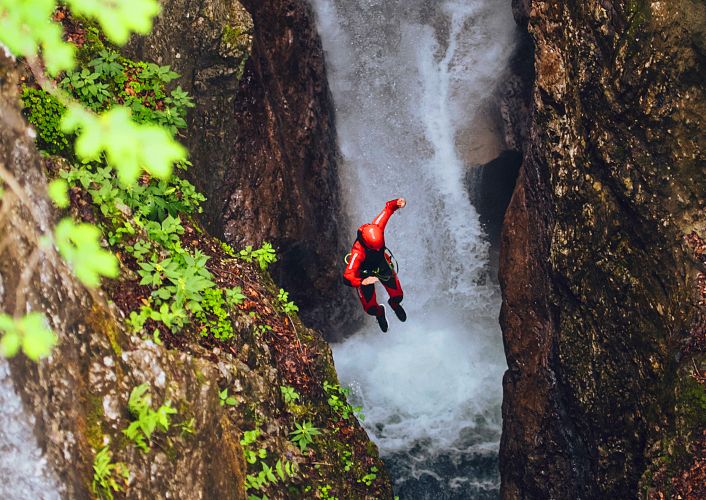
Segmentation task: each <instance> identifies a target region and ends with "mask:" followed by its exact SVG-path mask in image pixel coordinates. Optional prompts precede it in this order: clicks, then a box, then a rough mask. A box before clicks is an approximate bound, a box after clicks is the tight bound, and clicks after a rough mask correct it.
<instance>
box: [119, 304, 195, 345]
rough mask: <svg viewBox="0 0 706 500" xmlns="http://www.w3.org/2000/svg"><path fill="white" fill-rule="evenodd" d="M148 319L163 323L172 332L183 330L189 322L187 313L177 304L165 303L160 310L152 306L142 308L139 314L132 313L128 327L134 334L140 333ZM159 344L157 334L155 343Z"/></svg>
mask: <svg viewBox="0 0 706 500" xmlns="http://www.w3.org/2000/svg"><path fill="white" fill-rule="evenodd" d="M148 319H151V320H153V321H158V322H161V323H163V324H164V325H165V326H166V327H167V328H169V330H171V331H172V332H176V331H179V330H181V329H182V328H183V327H184V325H186V324H187V323H188V322H189V318H188V316H187V314H186V311H185V310H184V309H182V308H180V307H179V306H177V304H176V303H172V304H167V303H163V304H162V305H161V306H159V309H158V310H154V309H152V307H150V306H142V307H141V308H140V310H139V312H136V311H132V312H131V313H130V317H129V318H128V325H129V326H130V327H131V328H132V330H133V331H134V332H139V331H140V330H142V327H143V326H144V325H145V322H146V321H147V320H148ZM159 342H160V340H159V334H158V333H157V334H155V343H159Z"/></svg>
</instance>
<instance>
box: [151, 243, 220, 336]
mask: <svg viewBox="0 0 706 500" xmlns="http://www.w3.org/2000/svg"><path fill="white" fill-rule="evenodd" d="M208 259H209V257H208V256H206V255H204V254H203V252H201V251H199V250H196V251H195V252H194V255H191V254H189V253H187V252H184V251H182V252H180V253H175V255H174V256H173V257H167V258H166V259H163V260H161V261H159V262H158V261H157V258H156V256H155V255H154V254H153V255H152V259H151V260H150V261H149V262H141V263H140V264H139V265H140V268H141V270H140V271H138V274H139V275H140V276H141V277H142V280H141V281H140V284H141V285H149V286H152V287H157V288H156V289H155V290H153V291H152V298H153V299H154V300H155V302H156V303H157V304H162V303H164V302H167V301H173V302H174V303H175V304H176V306H177V307H178V308H182V307H186V308H187V309H189V310H191V311H192V312H194V313H199V312H201V311H202V307H201V301H202V300H203V299H204V292H205V291H206V290H208V289H210V288H213V287H214V286H215V283H214V282H213V281H212V278H213V276H212V275H211V273H210V272H209V271H208V269H206V262H207V261H208ZM222 300H223V297H222V295H221V301H222ZM231 330H232V327H231Z"/></svg>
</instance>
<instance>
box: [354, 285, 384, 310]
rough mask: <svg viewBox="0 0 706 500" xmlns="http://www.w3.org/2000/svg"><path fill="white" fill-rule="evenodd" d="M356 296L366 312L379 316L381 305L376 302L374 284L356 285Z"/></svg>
mask: <svg viewBox="0 0 706 500" xmlns="http://www.w3.org/2000/svg"><path fill="white" fill-rule="evenodd" d="M358 297H359V298H360V303H361V304H362V305H363V309H364V310H365V312H366V313H368V314H370V315H371V316H379V315H380V314H382V306H380V304H378V300H377V296H376V295H375V285H363V286H360V287H358Z"/></svg>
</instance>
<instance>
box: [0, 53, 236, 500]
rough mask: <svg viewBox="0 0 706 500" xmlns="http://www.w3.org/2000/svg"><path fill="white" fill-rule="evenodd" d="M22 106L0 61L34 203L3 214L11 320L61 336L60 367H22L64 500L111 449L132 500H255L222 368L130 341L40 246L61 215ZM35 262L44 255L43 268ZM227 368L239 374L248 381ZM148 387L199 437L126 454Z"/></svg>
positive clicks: (2, 99)
mask: <svg viewBox="0 0 706 500" xmlns="http://www.w3.org/2000/svg"><path fill="white" fill-rule="evenodd" d="M0 57H2V56H0ZM17 103H18V99H17V72H16V69H15V68H14V64H13V63H12V62H11V61H9V60H8V59H4V58H3V59H0V110H2V113H1V114H0V116H1V117H2V118H1V119H2V122H3V126H2V127H0V164H2V165H3V168H5V169H7V170H8V171H9V172H10V174H12V176H13V177H14V178H15V179H16V180H17V182H18V184H19V185H20V186H22V188H23V192H24V193H26V194H25V195H24V198H25V199H24V200H22V199H21V198H20V197H18V196H17V195H16V194H15V193H14V190H13V191H12V192H11V191H10V190H8V191H6V192H5V194H4V195H3V198H2V202H1V203H0V213H2V216H0V241H2V246H1V250H0V277H1V278H0V282H1V283H2V289H3V290H4V292H5V293H0V310H1V311H9V312H16V313H17V314H20V315H21V314H24V313H25V311H26V310H32V311H40V312H43V313H44V314H45V315H46V317H47V319H48V321H49V323H50V326H51V328H52V330H53V331H54V332H55V333H56V334H57V335H58V345H57V346H56V347H55V349H54V351H53V352H52V356H51V357H50V358H49V359H47V360H46V361H42V362H39V363H33V362H30V361H27V360H26V358H24V357H22V356H18V357H17V358H14V359H12V360H11V368H12V378H13V380H14V382H15V387H16V388H17V390H18V392H19V393H20V395H21V396H22V398H23V400H24V403H25V406H26V408H27V409H28V411H29V412H30V414H32V415H33V416H34V417H35V419H36V427H35V433H36V435H37V437H38V438H39V441H40V442H39V444H40V446H41V447H42V448H43V450H44V451H45V455H46V458H47V461H48V463H49V464H50V468H51V469H52V470H53V472H54V473H55V475H56V477H57V478H58V480H59V483H60V484H61V488H62V490H63V491H62V497H66V498H90V497H91V493H90V491H91V490H90V487H91V478H92V477H93V471H92V464H93V459H94V455H95V452H96V451H97V450H99V449H100V448H102V447H103V446H104V445H106V444H108V443H110V444H111V449H112V450H114V451H118V449H122V450H121V452H120V455H121V458H122V460H124V461H126V462H128V463H130V464H131V465H130V470H131V480H130V485H129V491H130V498H155V496H160V497H164V498H168V497H171V498H192V499H198V498H214V496H213V495H212V493H213V492H214V491H220V492H221V494H220V496H219V498H245V497H246V495H245V490H244V487H243V482H244V479H245V464H244V459H243V452H242V449H241V448H240V444H239V436H240V430H239V429H237V428H236V427H235V426H234V425H233V424H232V423H230V422H229V421H228V420H227V419H224V418H223V415H224V412H223V410H222V408H221V406H220V404H219V398H218V383H217V382H218V380H219V379H220V378H222V377H224V376H225V375H224V374H222V373H220V372H219V370H217V369H216V365H215V364H213V363H210V362H206V361H203V360H202V359H199V358H197V357H194V356H191V355H188V354H185V353H180V352H177V351H167V350H165V349H162V348H159V347H157V346H156V345H154V344H153V343H151V342H143V341H141V340H139V339H136V338H131V337H128V336H127V335H126V334H125V333H124V331H123V329H122V327H121V320H120V318H119V315H118V313H117V311H116V310H115V309H114V308H111V307H109V306H108V305H107V303H106V301H105V298H104V297H103V295H102V293H100V292H97V291H89V290H87V289H86V288H84V287H83V286H82V285H81V284H80V283H78V282H77V280H76V279H75V278H74V276H73V274H72V272H71V271H70V270H69V269H68V268H67V266H66V265H65V264H64V263H63V261H62V260H61V259H60V258H59V257H58V256H57V255H56V253H55V252H54V251H52V250H44V251H39V250H38V248H37V243H38V237H39V236H40V235H41V234H42V233H43V232H45V231H47V230H50V229H51V228H52V226H53V224H54V222H55V219H56V214H55V213H54V211H53V210H52V208H51V205H50V203H49V201H48V199H47V197H46V195H45V189H46V188H45V186H46V179H45V177H44V173H43V172H44V166H43V165H42V163H41V159H40V156H39V153H38V152H37V150H36V149H35V146H34V143H33V139H32V134H31V132H30V131H29V129H28V128H27V127H26V125H25V123H24V120H23V118H22V117H21V115H20V113H19V109H18V105H17ZM33 255H38V256H39V260H38V261H37V262H35V263H34V264H32V263H31V262H32V260H33V259H32V256H33ZM32 266H33V267H32ZM17 290H20V292H17ZM204 357H205V356H204ZM225 366H226V368H224V370H225V371H227V372H228V373H229V374H231V375H232V374H233V373H238V372H239V371H240V369H239V367H238V366H235V364H233V365H225ZM143 382H148V383H149V384H150V385H151V387H152V395H153V401H154V403H155V406H157V405H158V404H161V403H162V402H164V401H165V400H167V399H170V400H171V401H172V403H173V406H174V407H175V408H178V411H179V412H180V414H181V416H182V417H186V416H187V415H188V418H194V429H195V433H194V434H192V435H187V434H180V433H179V432H174V431H173V432H172V435H171V436H170V440H169V442H168V444H167V443H164V444H163V446H162V447H161V448H160V449H159V450H158V451H154V452H153V453H150V454H142V453H141V452H140V451H138V450H137V448H135V447H134V446H132V445H131V444H130V443H129V442H127V443H126V441H125V438H124V437H123V434H122V430H123V429H125V428H126V427H127V425H128V424H129V415H128V412H127V398H128V396H129V394H130V391H131V390H132V388H133V387H135V386H137V385H139V384H141V383H143ZM177 421H181V417H180V418H179V419H177V420H175V422H177ZM213 463H218V467H212V466H211V465H212V464H213ZM223 492H226V493H223Z"/></svg>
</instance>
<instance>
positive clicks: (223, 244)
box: [220, 241, 238, 257]
mask: <svg viewBox="0 0 706 500" xmlns="http://www.w3.org/2000/svg"><path fill="white" fill-rule="evenodd" d="M220 245H221V250H223V251H224V252H225V253H226V254H227V255H230V256H231V257H237V256H238V255H237V254H236V253H235V250H234V249H233V247H232V246H230V245H229V244H228V243H226V242H225V241H221V242H220Z"/></svg>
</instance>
